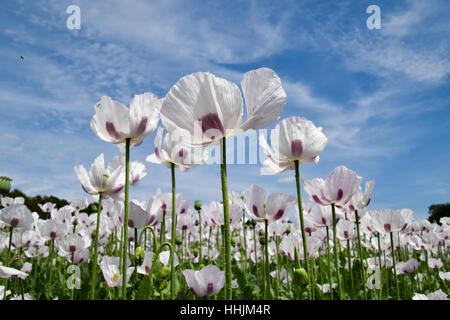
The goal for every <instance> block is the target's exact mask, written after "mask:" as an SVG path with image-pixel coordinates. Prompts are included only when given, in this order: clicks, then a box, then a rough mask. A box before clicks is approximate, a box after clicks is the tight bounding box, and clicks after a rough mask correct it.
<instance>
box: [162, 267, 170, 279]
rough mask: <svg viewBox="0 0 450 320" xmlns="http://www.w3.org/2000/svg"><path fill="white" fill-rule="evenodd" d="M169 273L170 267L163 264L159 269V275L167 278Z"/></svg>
mask: <svg viewBox="0 0 450 320" xmlns="http://www.w3.org/2000/svg"><path fill="white" fill-rule="evenodd" d="M169 274H170V269H169V268H168V267H166V266H164V267H163V268H162V270H161V277H162V278H168V277H169Z"/></svg>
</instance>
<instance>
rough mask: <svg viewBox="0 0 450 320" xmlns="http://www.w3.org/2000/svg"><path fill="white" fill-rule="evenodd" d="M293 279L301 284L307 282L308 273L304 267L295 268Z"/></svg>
mask: <svg viewBox="0 0 450 320" xmlns="http://www.w3.org/2000/svg"><path fill="white" fill-rule="evenodd" d="M294 281H295V282H296V283H297V284H300V285H303V286H304V285H307V284H308V273H307V272H306V270H305V269H304V268H300V269H295V271H294Z"/></svg>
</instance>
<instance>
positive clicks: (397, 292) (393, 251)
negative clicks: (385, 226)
mask: <svg viewBox="0 0 450 320" xmlns="http://www.w3.org/2000/svg"><path fill="white" fill-rule="evenodd" d="M389 234H390V236H391V251H392V263H393V266H394V281H395V289H396V296H397V300H399V299H400V292H399V290H398V280H397V267H396V264H395V249H394V237H393V235H392V232H390V233H389Z"/></svg>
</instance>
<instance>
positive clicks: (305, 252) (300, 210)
mask: <svg viewBox="0 0 450 320" xmlns="http://www.w3.org/2000/svg"><path fill="white" fill-rule="evenodd" d="M295 182H296V185H297V199H298V213H299V216H300V226H301V229H302V242H303V257H304V259H305V264H306V271H307V273H308V286H309V298H310V299H312V286H311V275H310V268H309V256H308V246H307V243H306V232H305V222H304V220H303V206H302V194H301V189H300V169H299V161H298V160H295Z"/></svg>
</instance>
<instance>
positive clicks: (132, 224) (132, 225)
mask: <svg viewBox="0 0 450 320" xmlns="http://www.w3.org/2000/svg"><path fill="white" fill-rule="evenodd" d="M128 226H129V227H130V228H134V220H132V219H129V220H128Z"/></svg>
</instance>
